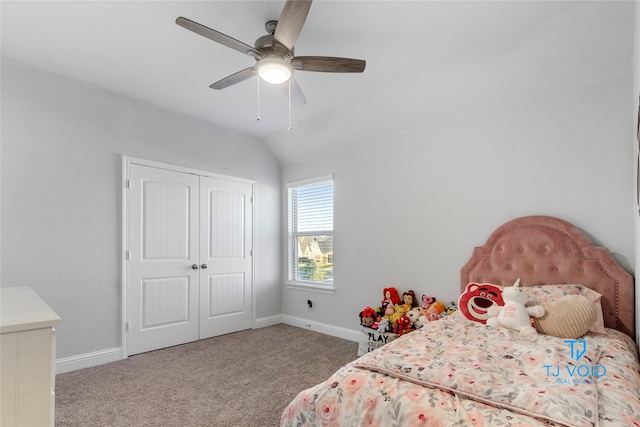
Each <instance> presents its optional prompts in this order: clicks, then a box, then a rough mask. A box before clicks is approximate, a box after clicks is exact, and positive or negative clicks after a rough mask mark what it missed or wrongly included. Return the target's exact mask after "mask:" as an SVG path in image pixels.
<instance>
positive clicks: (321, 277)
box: [287, 176, 333, 289]
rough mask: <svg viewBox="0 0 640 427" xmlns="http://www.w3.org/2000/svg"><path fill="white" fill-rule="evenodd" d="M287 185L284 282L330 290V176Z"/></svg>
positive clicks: (331, 270)
mask: <svg viewBox="0 0 640 427" xmlns="http://www.w3.org/2000/svg"><path fill="white" fill-rule="evenodd" d="M287 187H288V200H289V203H288V219H289V221H288V230H289V233H288V246H289V256H288V264H289V277H288V279H289V280H288V283H290V284H298V285H302V286H305V287H316V288H325V289H333V177H331V176H328V177H321V178H316V179H313V180H308V181H300V182H293V183H290V184H289V185H288V186H287Z"/></svg>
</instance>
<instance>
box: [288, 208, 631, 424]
mask: <svg viewBox="0 0 640 427" xmlns="http://www.w3.org/2000/svg"><path fill="white" fill-rule="evenodd" d="M518 278H519V279H520V284H521V286H524V287H525V288H526V291H527V292H531V295H533V296H536V295H537V296H540V295H542V296H543V301H542V302H543V303H544V304H547V306H548V307H551V308H549V309H547V312H548V313H549V312H553V305H552V304H554V303H555V302H557V301H558V300H559V299H560V296H561V295H564V294H563V293H569V294H573V293H574V291H575V290H576V289H580V290H581V291H580V292H582V291H584V292H590V293H591V295H592V296H593V295H598V298H597V299H593V304H594V307H598V309H599V310H601V312H599V313H598V317H599V320H600V322H602V323H603V325H601V327H602V326H603V327H602V329H601V330H597V328H596V329H595V331H594V332H592V331H591V330H592V329H591V327H590V331H589V332H587V333H586V334H585V335H583V336H580V337H575V338H571V339H568V338H566V337H557V336H552V335H546V334H542V333H536V334H522V333H519V332H517V331H513V330H510V329H506V328H493V327H490V326H487V325H485V324H483V323H480V322H476V321H471V320H469V319H467V318H466V317H465V316H463V315H462V314H459V313H458V314H456V315H453V316H447V317H445V318H444V319H442V320H439V321H436V322H429V323H428V324H427V325H425V326H424V327H423V328H421V329H418V330H416V331H414V332H411V333H408V334H406V335H403V336H401V337H400V338H398V339H397V340H395V341H393V342H391V343H389V344H387V345H385V346H383V347H381V348H379V349H377V350H375V351H372V352H370V353H367V354H365V355H363V356H362V357H360V358H358V359H356V360H355V361H353V362H351V363H349V364H347V365H346V366H344V367H342V368H341V369H340V370H338V371H337V372H336V373H335V374H333V375H332V376H331V377H330V378H328V379H327V380H326V381H324V382H322V383H320V384H318V385H316V386H314V387H312V388H309V389H307V390H304V391H302V392H300V393H299V394H298V396H297V397H296V398H295V399H294V400H293V401H292V402H291V403H290V404H289V406H287V408H285V410H284V412H283V414H282V417H281V426H350V427H352V426H364V425H370V426H418V425H425V426H486V425H490V426H609V425H615V426H618V425H619V426H640V365H639V363H638V350H637V347H636V345H635V343H634V338H633V337H634V336H635V323H634V322H635V321H634V279H633V276H631V275H630V274H629V273H628V272H627V271H625V270H624V269H623V268H622V267H621V266H620V265H619V264H618V263H617V262H616V261H615V260H614V259H613V257H612V256H611V254H610V253H609V251H608V250H607V249H606V248H604V247H597V246H595V245H594V244H593V243H592V242H591V240H590V239H589V238H587V237H586V236H585V234H584V233H583V232H581V231H580V230H579V229H578V228H577V227H575V226H573V225H572V224H570V223H568V222H566V221H564V220H561V219H558V218H554V217H549V216H527V217H522V218H517V219H514V220H512V221H509V222H507V223H505V224H503V225H502V226H500V227H499V228H498V229H496V230H495V231H494V232H493V233H492V234H491V235H490V236H489V238H488V239H487V241H486V243H485V244H484V245H483V246H480V247H476V248H475V249H474V250H473V253H472V255H471V258H470V259H469V261H468V262H467V263H466V264H465V265H464V266H463V267H462V268H461V271H460V291H461V293H462V292H464V291H465V289H466V287H467V285H468V284H469V283H490V284H494V285H496V286H501V287H504V286H510V285H512V284H513V283H514V282H515V280H516V279H518ZM568 290H569V291H568ZM593 291H595V292H596V293H595V294H594V293H593ZM547 294H548V295H547ZM546 297H549V298H550V299H547V300H544V298H546ZM532 298H537V297H532ZM598 300H599V301H598ZM536 302H540V301H536ZM598 303H599V304H598ZM594 324H595V322H594Z"/></svg>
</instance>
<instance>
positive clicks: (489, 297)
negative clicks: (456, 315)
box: [458, 283, 504, 323]
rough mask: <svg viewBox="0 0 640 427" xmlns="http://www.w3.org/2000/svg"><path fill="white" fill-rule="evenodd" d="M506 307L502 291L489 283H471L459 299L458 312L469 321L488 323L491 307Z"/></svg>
mask: <svg viewBox="0 0 640 427" xmlns="http://www.w3.org/2000/svg"><path fill="white" fill-rule="evenodd" d="M502 305H504V300H503V299H502V291H501V290H500V288H499V287H497V286H495V285H492V284H489V283H469V284H468V285H467V287H466V288H465V290H464V292H463V293H462V295H460V298H459V299H458V310H460V312H461V313H462V314H463V315H464V316H465V317H466V318H467V319H469V320H473V321H475V322H480V323H486V322H487V319H488V318H489V314H488V313H487V311H488V310H489V308H491V307H498V308H500V306H502Z"/></svg>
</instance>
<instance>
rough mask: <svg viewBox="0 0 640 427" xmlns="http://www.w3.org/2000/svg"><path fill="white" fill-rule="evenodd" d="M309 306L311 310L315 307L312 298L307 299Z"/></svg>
mask: <svg viewBox="0 0 640 427" xmlns="http://www.w3.org/2000/svg"><path fill="white" fill-rule="evenodd" d="M307 308H308V309H309V310H311V309H312V308H313V301H312V300H310V299H308V300H307Z"/></svg>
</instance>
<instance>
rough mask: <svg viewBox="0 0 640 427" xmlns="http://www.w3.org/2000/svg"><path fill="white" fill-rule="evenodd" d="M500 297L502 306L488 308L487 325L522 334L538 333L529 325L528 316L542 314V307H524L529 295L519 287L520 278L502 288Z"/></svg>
mask: <svg viewBox="0 0 640 427" xmlns="http://www.w3.org/2000/svg"><path fill="white" fill-rule="evenodd" d="M502 299H503V300H504V306H502V307H491V308H489V310H488V315H489V318H488V319H487V325H489V326H493V327H499V326H502V327H504V328H507V329H512V330H514V331H517V332H520V333H522V334H537V333H538V332H537V331H536V329H535V328H534V327H533V326H531V319H530V317H536V318H537V317H542V316H544V307H543V306H541V305H534V306H530V307H525V304H526V303H527V301H528V300H529V297H528V296H527V294H526V293H524V290H523V289H522V288H520V279H518V280H516V283H514V284H513V286H510V287H506V288H504V289H503V290H502Z"/></svg>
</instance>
